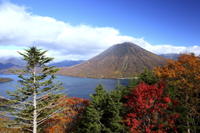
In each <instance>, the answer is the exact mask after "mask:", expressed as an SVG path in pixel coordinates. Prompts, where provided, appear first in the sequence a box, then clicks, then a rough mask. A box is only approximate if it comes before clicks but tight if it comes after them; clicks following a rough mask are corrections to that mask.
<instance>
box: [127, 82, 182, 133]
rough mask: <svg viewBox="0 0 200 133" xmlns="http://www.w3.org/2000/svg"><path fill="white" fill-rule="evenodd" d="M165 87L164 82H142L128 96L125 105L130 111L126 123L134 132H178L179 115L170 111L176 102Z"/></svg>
mask: <svg viewBox="0 0 200 133" xmlns="http://www.w3.org/2000/svg"><path fill="white" fill-rule="evenodd" d="M163 89H164V84H162V83H158V84H155V85H148V84H145V83H140V84H139V85H138V86H136V88H134V89H133V90H132V92H131V93H130V95H128V96H126V98H127V103H126V104H125V105H126V106H127V107H128V108H129V109H130V111H129V113H128V114H127V115H126V117H125V123H126V125H127V126H128V127H130V131H131V132H132V133H154V132H155V133H165V132H176V128H175V120H176V119H177V118H178V117H179V115H178V114H177V113H172V111H170V110H172V108H173V107H174V105H175V103H176V102H175V101H173V100H172V99H171V98H170V97H169V96H168V95H167V94H165V93H164V90H163Z"/></svg>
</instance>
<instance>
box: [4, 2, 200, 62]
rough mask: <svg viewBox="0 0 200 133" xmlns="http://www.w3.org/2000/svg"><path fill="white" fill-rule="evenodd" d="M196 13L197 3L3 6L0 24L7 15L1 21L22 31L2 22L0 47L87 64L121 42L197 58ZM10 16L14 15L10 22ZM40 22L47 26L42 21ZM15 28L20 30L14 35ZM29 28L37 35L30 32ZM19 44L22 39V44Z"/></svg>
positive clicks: (199, 31) (199, 18)
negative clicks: (36, 46) (38, 49)
mask: <svg viewBox="0 0 200 133" xmlns="http://www.w3.org/2000/svg"><path fill="white" fill-rule="evenodd" d="M5 3H9V4H5ZM199 7H200V1H199V0H10V1H9V2H8V1H3V2H2V3H1V8H2V9H1V10H0V13H1V12H2V14H0V17H1V15H2V16H4V18H5V14H9V15H7V16H6V20H7V21H10V22H11V21H14V22H15V21H16V22H18V21H19V23H20V22H22V23H23V24H24V25H20V24H19V25H18V23H16V25H15V24H14V23H13V24H10V25H9V24H8V22H7V21H5V26H7V27H8V28H7V29H6V28H4V29H5V31H6V30H7V31H9V33H10V34H13V35H12V36H10V34H9V37H7V36H6V35H7V34H8V33H7V32H6V34H5V32H3V31H2V32H1V29H0V35H3V36H5V38H3V37H1V38H0V45H5V44H7V46H6V47H7V48H6V49H13V47H23V48H24V47H26V46H30V45H32V43H33V42H38V43H40V44H42V45H41V46H42V47H44V48H47V49H49V50H50V52H51V53H52V54H53V55H56V56H58V57H60V58H61V56H62V58H63V59H64V58H73V59H84V58H85V59H87V58H90V57H92V56H94V55H96V54H97V53H99V52H101V51H103V50H105V49H106V48H108V47H109V46H111V45H113V43H115V42H116V43H118V42H122V41H132V42H134V43H137V44H138V45H140V46H141V47H143V48H145V49H147V50H150V51H152V52H154V53H158V54H159V53H172V52H195V53H197V54H199V53H200V51H199V50H200V37H199V36H200V8H199ZM11 11H12V12H11ZM14 12H15V13H16V14H17V15H16V14H15V13H14ZM13 14H15V15H14V16H13V17H12V15H13ZM20 16H23V17H20ZM8 17H10V18H8ZM46 17H48V18H50V19H53V20H49V19H48V20H46V19H44V18H46ZM24 18H26V19H24ZM30 18H31V19H30ZM26 20H28V21H26ZM47 21H48V22H47ZM61 23H62V24H61ZM44 25H45V26H46V28H44ZM5 26H4V27H5ZM15 26H16V27H15ZM20 26H21V29H20V28H19V29H18V27H20ZM34 26H36V27H37V28H38V30H36V29H33V28H32V27H34ZM48 26H49V27H50V28H49V29H50V30H48ZM10 27H11V28H10ZM40 27H41V28H40ZM52 27H54V28H52ZM40 29H41V31H39V30H40ZM63 29H66V30H63ZM44 30H45V32H44ZM37 32H38V33H37ZM43 32H44V33H43ZM25 33H27V34H25ZM71 33H72V34H71ZM79 33H80V34H79ZM84 33H85V34H84ZM46 34H48V36H46ZM95 35H96V36H95ZM98 35H99V36H98ZM13 36H14V37H13ZM77 36H78V37H77ZM107 36H108V37H109V39H110V40H109V39H108V37H107ZM54 37H55V38H54ZM13 38H14V39H13ZM23 38H28V39H24V40H23ZM52 38H54V39H52ZM64 38H68V39H64ZM90 38H92V39H90ZM51 39H52V40H51ZM55 40H56V41H55ZM78 40H80V41H82V42H80V41H78ZM102 40H103V41H102ZM95 41H96V42H95ZM60 44H61V45H60ZM72 45H73V46H72ZM50 47H51V48H50ZM58 47H60V49H62V50H59V48H58ZM77 47H78V48H79V49H78V50H77ZM55 48H56V50H55ZM64 48H65V49H66V50H65V51H64V50H63V49H64ZM0 49H2V47H0ZM58 51H59V52H58ZM63 51H64V52H63Z"/></svg>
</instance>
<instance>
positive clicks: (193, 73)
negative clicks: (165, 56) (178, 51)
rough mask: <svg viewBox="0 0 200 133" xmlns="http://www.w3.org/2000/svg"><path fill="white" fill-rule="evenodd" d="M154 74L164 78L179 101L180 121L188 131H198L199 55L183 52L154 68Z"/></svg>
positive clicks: (199, 117) (199, 105)
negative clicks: (176, 58)
mask: <svg viewBox="0 0 200 133" xmlns="http://www.w3.org/2000/svg"><path fill="white" fill-rule="evenodd" d="M155 73H156V75H157V76H158V77H159V78H160V79H162V80H165V81H166V82H167V84H168V86H169V87H170V89H171V94H172V96H174V98H176V99H177V100H179V101H180V103H181V106H182V108H183V109H182V110H181V112H183V115H182V116H183V118H182V121H181V123H182V124H183V125H184V124H185V125H184V127H187V130H188V132H199V131H200V128H199V129H197V128H198V127H199V126H198V125H199V124H200V57H199V56H195V55H194V54H183V55H181V56H180V57H179V58H178V60H177V61H173V60H170V61H169V62H168V64H167V65H165V66H164V67H158V68H156V69H155ZM184 112H185V113H184Z"/></svg>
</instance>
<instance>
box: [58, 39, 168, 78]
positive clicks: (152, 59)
mask: <svg viewBox="0 0 200 133" xmlns="http://www.w3.org/2000/svg"><path fill="white" fill-rule="evenodd" d="M165 62H166V59H165V58H163V57H161V56H158V55H156V54H153V53H151V52H149V51H147V50H145V49H143V48H141V47H139V46H138V45H136V44H133V43H129V42H125V43H122V44H117V45H114V46H112V47H110V48H109V49H107V50H105V51H104V52H102V53H101V54H99V55H97V56H95V57H94V58H92V59H90V60H88V61H85V62H83V63H81V64H79V65H76V66H72V67H64V68H62V69H61V70H60V71H59V74H63V75H68V76H78V77H91V78H123V77H132V76H134V75H136V74H138V73H140V72H142V71H143V69H144V68H148V69H153V68H154V67H155V66H160V65H163V64H165Z"/></svg>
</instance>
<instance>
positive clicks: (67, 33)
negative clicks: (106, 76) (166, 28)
mask: <svg viewBox="0 0 200 133" xmlns="http://www.w3.org/2000/svg"><path fill="white" fill-rule="evenodd" d="M0 20H1V21H0V56H1V57H4V56H18V54H17V52H16V51H20V50H21V49H24V48H26V47H30V46H33V45H34V46H39V47H40V48H44V49H47V50H49V55H50V56H53V57H55V59H56V60H67V59H68V60H70V59H72V60H76V59H89V58H91V57H92V56H94V55H97V54H98V53H100V52H102V51H103V50H105V49H107V48H108V47H110V46H112V45H113V44H117V43H122V42H133V43H135V44H137V45H139V46H141V47H142V48H144V49H146V50H149V51H151V52H153V53H156V54H165V53H185V52H188V53H189V52H193V53H195V54H200V46H190V47H186V46H174V45H172V44H171V45H169V44H165V45H164V44H159V45H155V44H150V43H149V42H147V41H145V39H144V38H135V37H132V36H126V35H122V34H121V33H120V31H119V30H118V29H115V28H113V27H94V26H90V25H84V24H80V25H72V24H70V23H67V22H63V21H59V20H56V19H55V18H52V17H47V16H40V15H36V14H33V13H31V12H30V11H28V10H27V9H26V7H24V6H19V5H15V4H13V3H10V2H3V3H0Z"/></svg>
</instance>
